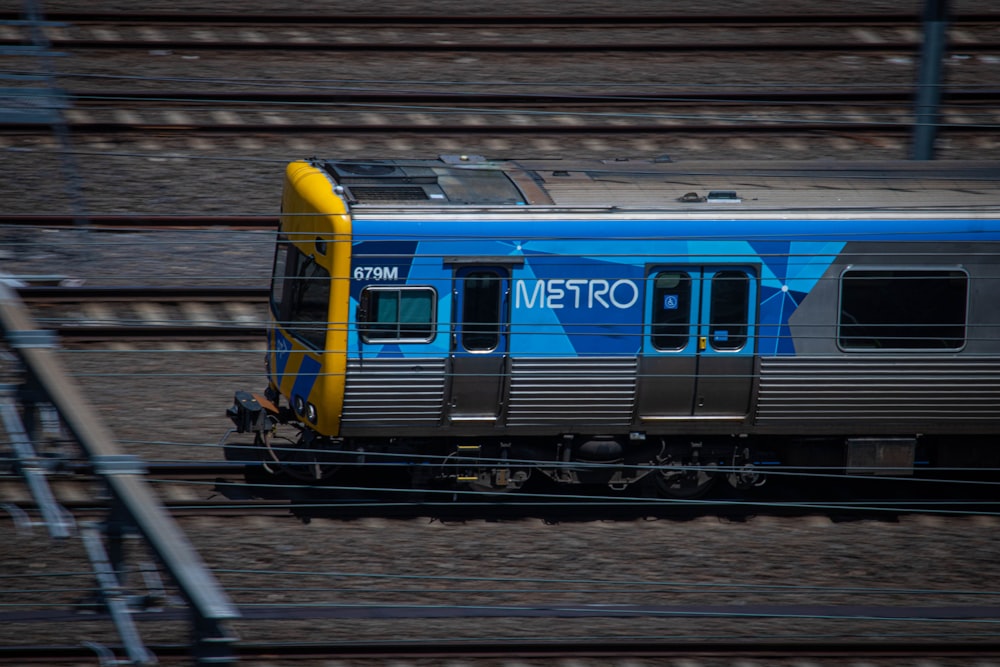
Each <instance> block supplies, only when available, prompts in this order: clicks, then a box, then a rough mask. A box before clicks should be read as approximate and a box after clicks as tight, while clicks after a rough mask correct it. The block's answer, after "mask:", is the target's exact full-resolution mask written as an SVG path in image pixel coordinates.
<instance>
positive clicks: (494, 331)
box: [460, 271, 503, 352]
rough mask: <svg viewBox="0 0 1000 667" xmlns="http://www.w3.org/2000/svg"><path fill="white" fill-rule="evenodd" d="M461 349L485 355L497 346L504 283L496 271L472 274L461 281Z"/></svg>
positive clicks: (466, 275)
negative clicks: (462, 291)
mask: <svg viewBox="0 0 1000 667" xmlns="http://www.w3.org/2000/svg"><path fill="white" fill-rule="evenodd" d="M460 280H462V282H463V289H464V293H463V298H462V346H463V347H464V348H465V349H466V350H469V351H470V352H488V351H490V350H494V349H496V347H497V345H499V344H500V320H501V313H500V310H501V305H502V302H503V299H502V293H501V290H502V287H503V281H502V280H501V278H500V276H499V275H497V273H496V272H495V271H471V272H469V273H467V274H465V276H463V277H461V278H460Z"/></svg>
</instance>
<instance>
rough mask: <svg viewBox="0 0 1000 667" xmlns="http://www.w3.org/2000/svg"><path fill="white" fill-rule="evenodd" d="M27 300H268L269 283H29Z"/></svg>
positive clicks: (20, 290) (21, 289)
mask: <svg viewBox="0 0 1000 667" xmlns="http://www.w3.org/2000/svg"><path fill="white" fill-rule="evenodd" d="M17 291H18V294H20V296H21V300H22V301H24V302H25V303H79V302H81V301H102V302H109V301H110V302H129V301H143V302H158V303H171V302H183V301H199V302H202V303H217V302H224V303H231V302H233V301H241V302H250V303H263V302H265V301H266V300H267V296H268V294H269V290H268V288H267V287H263V286H262V287H164V286H141V285H140V286H131V287H48V286H38V287H36V286H30V285H29V286H26V287H19V288H17Z"/></svg>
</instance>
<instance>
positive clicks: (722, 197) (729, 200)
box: [705, 190, 743, 204]
mask: <svg viewBox="0 0 1000 667" xmlns="http://www.w3.org/2000/svg"><path fill="white" fill-rule="evenodd" d="M705 201H706V202H708V203H709V204H739V203H740V202H741V201H743V200H742V199H741V198H740V196H739V195H738V194H736V190H712V191H710V192H709V193H708V196H707V197H705Z"/></svg>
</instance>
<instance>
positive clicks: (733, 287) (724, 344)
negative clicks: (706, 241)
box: [708, 271, 750, 350]
mask: <svg viewBox="0 0 1000 667" xmlns="http://www.w3.org/2000/svg"><path fill="white" fill-rule="evenodd" d="M749 306H750V277H749V276H747V274H746V273H744V272H743V271H719V272H718V273H716V274H715V275H714V276H712V299H711V304H710V306H709V320H708V342H709V345H711V346H712V348H713V349H716V350H738V349H740V348H742V347H743V346H744V345H746V342H747V317H748V311H749Z"/></svg>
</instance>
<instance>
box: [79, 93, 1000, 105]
mask: <svg viewBox="0 0 1000 667" xmlns="http://www.w3.org/2000/svg"><path fill="white" fill-rule="evenodd" d="M66 96H67V99H69V100H71V101H72V102H73V106H74V107H75V108H96V107H102V106H109V105H115V104H118V103H121V102H128V103H130V104H134V105H136V106H146V105H157V106H163V105H164V103H170V102H176V103H181V104H198V103H203V104H214V103H219V102H224V103H227V104H248V105H255V104H261V103H264V104H281V105H282V106H283V107H291V106H295V105H298V104H302V105H311V104H326V105H332V104H335V105H344V104H372V105H375V104H384V105H400V106H411V105H449V104H450V105H454V104H456V103H461V104H463V105H474V106H475V107H476V108H479V107H483V106H492V105H504V106H518V107H520V106H530V107H532V108H535V107H538V106H539V105H555V104H558V105H564V106H574V107H575V106H595V107H599V108H607V107H608V106H613V107H621V106H630V107H632V106H640V105H668V104H669V105H686V104H705V103H712V104H716V105H729V104H740V103H748V102H753V103H757V104H767V103H774V104H781V105H791V104H832V103H845V104H846V103H851V102H865V103H886V104H890V103H893V104H898V103H900V102H903V103H910V102H912V101H913V91H912V90H911V89H910V88H907V89H905V90H896V91H891V90H870V89H861V88H858V89H844V90H805V89H803V90H774V91H757V90H750V91H747V90H730V91H725V90H715V91H713V92H702V91H698V90H683V89H676V90H669V91H665V92H661V93H643V92H638V93H586V92H581V93H560V92H545V93H496V92H475V93H463V92H455V93H449V92H405V91H404V92H398V91H389V90H387V91H379V90H366V91H363V92H356V91H350V90H345V91H342V92H341V91H336V92H329V93H321V92H320V93H316V92H294V91H287V92H269V91H253V90H251V91H246V92H225V91H211V92H205V91H196V90H187V91H185V90H173V91H162V90H156V91H152V90H135V89H133V90H123V91H118V90H111V91H109V90H86V89H81V90H69V91H67V92H66ZM942 101H943V102H946V103H962V102H983V103H985V104H995V103H997V102H998V101H1000V88H983V89H953V90H947V91H944V92H943V93H942Z"/></svg>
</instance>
